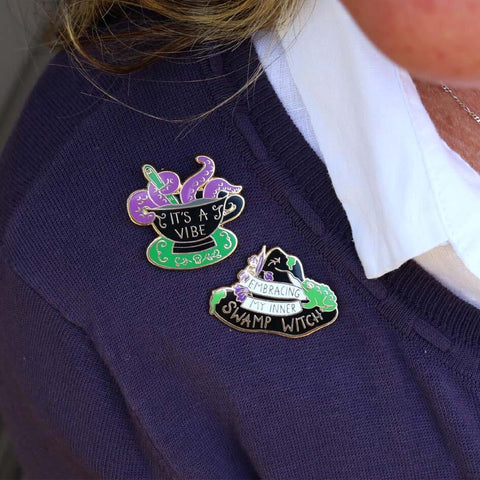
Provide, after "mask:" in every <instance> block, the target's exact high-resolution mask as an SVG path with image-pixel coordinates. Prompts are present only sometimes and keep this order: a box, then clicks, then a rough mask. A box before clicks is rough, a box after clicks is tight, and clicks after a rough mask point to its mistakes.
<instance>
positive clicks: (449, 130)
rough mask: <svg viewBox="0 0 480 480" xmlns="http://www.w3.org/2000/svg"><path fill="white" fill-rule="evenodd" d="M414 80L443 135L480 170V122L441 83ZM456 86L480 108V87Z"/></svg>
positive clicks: (467, 101) (461, 95)
mask: <svg viewBox="0 0 480 480" xmlns="http://www.w3.org/2000/svg"><path fill="white" fill-rule="evenodd" d="M414 81H415V84H416V86H417V89H418V92H419V94H420V97H421V99H422V102H423V104H424V106H425V108H426V109H427V111H428V113H429V115H430V118H431V119H432V121H433V123H434V124H435V126H436V128H437V130H438V133H439V134H440V136H441V137H442V138H443V140H445V142H446V143H447V144H448V145H449V146H450V147H451V148H452V149H453V150H455V151H456V152H457V153H458V154H459V155H461V156H462V158H463V159H464V160H465V161H467V162H468V163H469V164H470V166H471V167H472V168H474V169H475V170H476V171H477V172H479V173H480V124H478V123H477V122H475V120H474V119H473V118H472V117H471V116H470V115H468V113H467V112H465V110H464V109H463V108H461V107H460V105H458V104H457V102H455V100H454V99H453V98H452V97H451V96H450V95H449V94H448V93H446V92H445V91H444V90H443V89H442V88H441V87H440V86H439V85H435V84H432V83H428V82H425V81H423V80H418V79H415V80H414ZM452 89H453V91H454V92H455V94H456V95H458V97H459V98H460V99H461V100H462V102H464V103H465V104H466V105H468V106H469V107H470V108H471V109H472V110H473V111H474V112H476V113H479V112H480V89H455V88H452Z"/></svg>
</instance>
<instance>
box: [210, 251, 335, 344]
mask: <svg viewBox="0 0 480 480" xmlns="http://www.w3.org/2000/svg"><path fill="white" fill-rule="evenodd" d="M237 277H238V282H237V283H235V284H234V285H232V286H231V287H222V288H219V289H217V290H214V291H213V292H212V295H211V297H210V314H211V315H213V316H215V317H217V318H218V319H219V320H221V321H222V322H223V323H225V324H226V325H228V326H229V327H232V328H235V329H237V330H240V331H242V332H264V333H273V334H275V335H281V336H283V337H289V338H298V337H305V336H306V335H310V334H311V333H313V332H316V331H317V330H320V329H321V328H324V327H326V326H327V325H330V324H331V323H333V322H334V321H335V320H336V319H337V317H338V305H337V297H336V296H335V294H334V293H333V291H332V290H331V288H330V287H329V286H328V285H325V284H323V283H318V282H316V281H315V280H311V279H309V278H305V276H304V274H303V266H302V263H301V262H300V260H299V259H298V258H297V257H294V256H293V255H288V254H286V253H285V252H284V251H283V250H282V249H281V248H278V247H276V248H272V249H271V250H270V251H268V252H267V251H266V248H265V247H263V248H262V250H261V251H260V253H258V254H257V255H252V256H251V257H250V258H249V259H248V263H247V266H246V267H245V268H244V269H243V270H241V271H240V272H239V273H238V275H237Z"/></svg>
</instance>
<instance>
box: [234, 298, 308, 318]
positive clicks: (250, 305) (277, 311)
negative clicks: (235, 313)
mask: <svg viewBox="0 0 480 480" xmlns="http://www.w3.org/2000/svg"><path fill="white" fill-rule="evenodd" d="M242 307H243V308H245V310H250V311H252V312H256V313H263V314H265V315H277V316H281V315H296V314H297V313H300V312H301V311H303V307H302V304H301V303H300V302H299V301H290V302H288V301H287V302H272V301H271V300H261V299H259V298H254V297H248V298H247V299H246V300H245V301H244V302H243V303H242Z"/></svg>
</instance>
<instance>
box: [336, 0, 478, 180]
mask: <svg viewBox="0 0 480 480" xmlns="http://www.w3.org/2000/svg"><path fill="white" fill-rule="evenodd" d="M342 1H343V3H344V5H345V6H346V7H347V9H348V10H349V11H350V13H351V14H352V16H353V17H354V19H355V20H356V22H357V23H358V25H359V26H360V27H361V28H362V29H363V31H364V32H365V33H366V35H367V36H368V37H369V38H370V40H372V41H373V43H375V44H376V45H377V47H378V48H379V49H380V50H382V51H383V52H384V53H385V54H386V55H387V56H388V57H390V58H391V59H392V60H393V61H394V62H395V63H397V64H398V65H400V66H402V67H404V68H405V69H406V70H408V71H409V72H410V74H411V75H412V77H413V79H414V81H415V84H416V86H417V89H418V91H419V93H420V96H421V98H422V101H423V104H424V105H425V107H426V109H427V111H428V113H429V114H430V117H431V118H432V120H433V122H434V123H435V126H436V127H437V130H438V132H439V134H440V136H441V137H442V138H443V139H444V140H445V141H446V142H447V143H448V144H449V145H450V146H451V147H452V148H453V149H454V150H455V151H457V152H458V153H459V154H460V155H461V156H462V157H463V158H464V159H465V160H466V161H467V162H468V163H469V164H470V165H471V166H472V167H473V168H474V169H475V170H477V171H478V172H480V125H479V124H477V123H476V122H475V121H474V120H473V119H472V118H471V117H469V116H468V115H467V113H466V112H464V111H463V110H462V109H461V108H460V107H459V106H458V105H457V104H456V103H455V101H454V100H453V99H452V98H451V97H450V96H449V95H448V94H446V93H445V92H444V91H443V90H442V89H441V87H440V84H441V83H446V84H447V85H448V86H449V87H450V88H452V89H454V91H455V93H456V94H457V95H458V96H459V98H460V99H461V100H462V101H464V102H465V103H466V104H467V105H468V106H469V107H470V108H471V109H472V110H473V111H474V112H476V113H477V114H480V29H479V28H478V19H480V1H478V0H342Z"/></svg>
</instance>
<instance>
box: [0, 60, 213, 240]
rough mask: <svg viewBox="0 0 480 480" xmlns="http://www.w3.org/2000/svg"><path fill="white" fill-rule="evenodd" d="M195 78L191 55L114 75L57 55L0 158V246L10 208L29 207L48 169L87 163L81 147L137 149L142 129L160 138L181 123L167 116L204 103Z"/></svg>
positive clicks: (185, 114) (185, 115) (189, 113)
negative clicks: (112, 145) (126, 73)
mask: <svg viewBox="0 0 480 480" xmlns="http://www.w3.org/2000/svg"><path fill="white" fill-rule="evenodd" d="M201 77H202V73H201V71H200V68H199V64H198V62H197V61H196V60H195V59H190V60H189V59H188V58H186V59H183V60H182V61H181V62H174V61H167V60H159V61H158V62H156V63H154V64H153V65H151V66H149V67H147V68H145V69H143V70H141V71H139V72H135V73H132V74H129V75H113V74H110V73H106V72H101V71H99V70H97V69H93V68H92V67H85V66H84V67H80V66H79V65H78V64H77V63H76V62H75V61H74V60H73V59H72V58H71V57H70V56H69V55H68V54H66V53H65V52H61V53H59V54H58V55H57V56H56V57H55V58H54V59H53V60H52V61H51V63H50V64H49V66H48V67H47V69H46V71H45V72H44V73H43V75H42V76H41V77H40V79H39V80H38V82H37V84H36V86H35V88H34V89H33V91H32V93H31V94H30V97H29V99H28V100H27V102H26V104H25V106H24V109H23V112H22V114H21V116H20V119H19V121H18V122H17V125H16V126H15V128H14V130H13V132H12V134H11V136H10V138H9V140H8V142H7V144H6V146H5V149H4V151H3V152H2V155H1V157H0V178H1V179H2V180H1V183H2V188H1V189H0V201H1V204H2V209H1V211H0V244H3V243H5V242H6V235H7V230H8V225H9V224H10V223H11V222H12V221H13V218H14V217H15V216H16V214H18V213H19V212H20V211H21V210H22V209H25V208H27V209H32V208H34V207H35V205H34V204H32V203H31V202H28V199H29V195H30V194H31V193H32V191H34V190H36V189H38V188H41V189H42V190H43V191H47V190H48V189H47V188H46V184H48V179H49V178H51V177H52V171H54V170H57V169H59V168H63V169H65V170H68V169H70V168H71V167H73V168H76V167H81V168H88V166H87V165H85V164H84V157H85V156H89V155H87V153H89V152H91V151H92V150H96V151H97V152H98V155H101V156H105V155H108V151H107V148H108V147H109V144H110V143H112V142H114V143H116V144H123V145H125V146H128V147H130V148H132V149H138V148H139V146H140V145H139V144H138V143H135V142H134V139H135V137H136V133H137V132H138V130H139V129H140V128H146V129H151V130H152V131H153V130H155V132H156V134H157V135H158V136H159V137H162V136H164V135H165V136H166V137H174V136H176V135H178V134H179V132H182V130H183V129H184V128H185V125H184V124H183V125H182V123H175V122H170V121H165V120H178V119H189V118H191V117H194V116H195V115H196V114H198V113H202V112H203V111H205V110H206V109H208V108H207V107H205V106H201V105H199V103H200V102H196V101H195V99H196V98H198V97H200V96H201V95H199V93H198V91H199V90H200V89H201V87H200V86H199V85H200V84H201V83H202V82H198V80H199V79H201ZM182 92H183V94H182ZM175 98H177V99H178V101H176V102H175V101H173V99H175ZM182 98H183V101H182ZM192 98H193V99H194V101H191V99H192ZM160 146H161V145H160ZM138 153H139V154H140V152H138ZM160 154H161V152H160ZM146 160H147V159H146Z"/></svg>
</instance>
